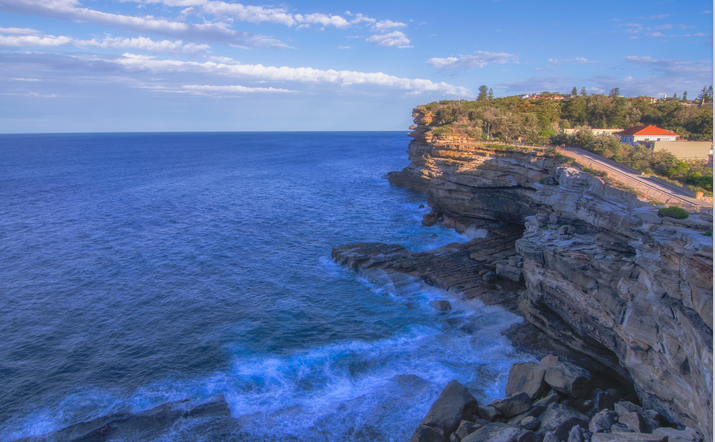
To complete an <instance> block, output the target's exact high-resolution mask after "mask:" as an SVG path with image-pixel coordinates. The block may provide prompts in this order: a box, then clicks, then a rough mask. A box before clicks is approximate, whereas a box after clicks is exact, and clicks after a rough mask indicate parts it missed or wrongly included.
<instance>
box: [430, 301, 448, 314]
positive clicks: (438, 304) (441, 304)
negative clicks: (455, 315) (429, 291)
mask: <svg viewBox="0 0 715 442" xmlns="http://www.w3.org/2000/svg"><path fill="white" fill-rule="evenodd" d="M429 305H430V307H432V308H433V309H435V310H438V311H440V312H448V311H451V310H452V304H450V303H449V301H445V300H435V301H430V303H429Z"/></svg>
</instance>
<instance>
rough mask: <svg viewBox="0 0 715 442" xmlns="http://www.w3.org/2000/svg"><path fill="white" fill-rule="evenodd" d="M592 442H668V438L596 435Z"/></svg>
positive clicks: (642, 435) (615, 434) (638, 435)
mask: <svg viewBox="0 0 715 442" xmlns="http://www.w3.org/2000/svg"><path fill="white" fill-rule="evenodd" d="M591 442H668V437H667V436H665V437H663V436H659V435H655V434H641V433H596V434H594V435H593V436H591Z"/></svg>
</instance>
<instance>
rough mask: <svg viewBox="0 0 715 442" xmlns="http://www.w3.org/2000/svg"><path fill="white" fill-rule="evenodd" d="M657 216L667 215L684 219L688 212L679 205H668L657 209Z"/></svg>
mask: <svg viewBox="0 0 715 442" xmlns="http://www.w3.org/2000/svg"><path fill="white" fill-rule="evenodd" d="M658 215H659V216H667V217H668V218H675V219H685V218H687V217H688V212H686V211H685V209H682V208H680V207H675V206H670V207H667V208H663V209H660V210H659V211H658Z"/></svg>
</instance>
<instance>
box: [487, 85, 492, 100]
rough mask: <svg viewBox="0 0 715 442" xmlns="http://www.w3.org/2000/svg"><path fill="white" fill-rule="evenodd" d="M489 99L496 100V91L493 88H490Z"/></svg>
mask: <svg viewBox="0 0 715 442" xmlns="http://www.w3.org/2000/svg"><path fill="white" fill-rule="evenodd" d="M487 98H488V99H490V100H493V99H494V90H493V89H492V88H489V94H488V96H487Z"/></svg>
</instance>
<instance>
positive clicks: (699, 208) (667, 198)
mask: <svg viewBox="0 0 715 442" xmlns="http://www.w3.org/2000/svg"><path fill="white" fill-rule="evenodd" d="M579 150H580V149H575V148H568V149H564V148H561V147H557V148H556V152H558V153H560V154H562V155H566V156H568V157H571V158H573V159H575V160H576V161H578V162H579V163H580V164H582V165H583V166H585V167H589V168H591V169H594V170H599V171H602V172H606V173H608V177H609V178H613V179H614V180H616V181H618V182H619V183H621V184H623V185H625V186H627V187H630V188H631V189H634V190H635V191H636V192H639V193H642V194H643V195H645V196H646V197H647V198H648V199H651V200H654V201H656V202H658V203H660V204H667V205H670V206H678V207H682V208H683V209H686V210H690V211H693V212H705V213H712V212H713V208H712V206H708V205H706V204H702V205H701V204H698V203H694V202H692V201H688V199H687V198H685V197H681V196H679V195H675V194H673V193H669V192H665V191H663V189H661V188H658V187H656V186H655V185H652V184H649V183H647V182H644V181H643V179H637V178H635V177H633V176H632V175H629V174H627V173H624V172H622V171H620V170H619V169H617V168H616V167H615V166H611V165H607V164H603V163H601V162H600V161H598V160H596V159H594V158H593V157H591V156H588V155H584V154H582V153H579V152H578V151H579ZM584 153H585V152H584Z"/></svg>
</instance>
